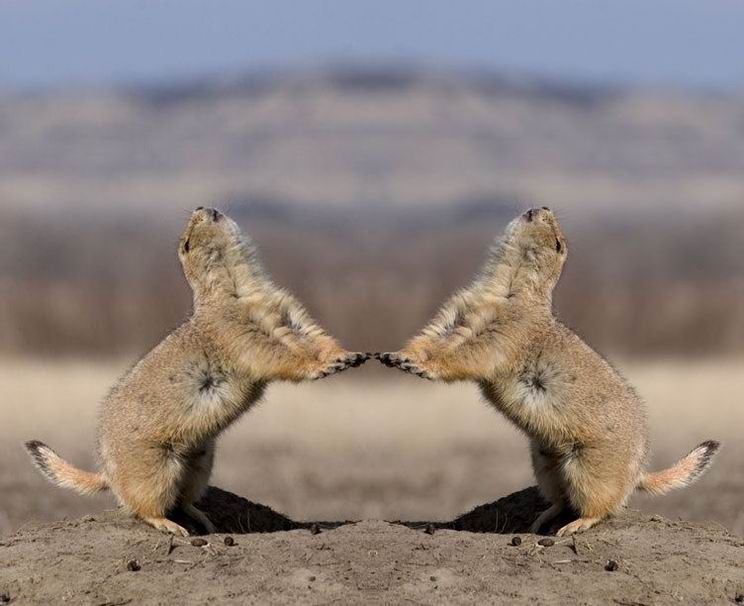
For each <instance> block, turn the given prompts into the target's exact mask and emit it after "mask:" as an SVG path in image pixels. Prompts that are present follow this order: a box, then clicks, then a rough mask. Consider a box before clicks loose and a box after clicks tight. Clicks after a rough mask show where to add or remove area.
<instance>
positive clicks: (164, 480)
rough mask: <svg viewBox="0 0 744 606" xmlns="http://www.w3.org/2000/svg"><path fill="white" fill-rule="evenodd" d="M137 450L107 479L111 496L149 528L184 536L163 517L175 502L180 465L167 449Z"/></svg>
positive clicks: (182, 471) (181, 477) (182, 472)
mask: <svg viewBox="0 0 744 606" xmlns="http://www.w3.org/2000/svg"><path fill="white" fill-rule="evenodd" d="M139 447H140V450H139V451H137V452H135V453H132V454H131V455H130V456H128V457H127V459H126V461H127V463H126V465H124V464H120V465H117V467H116V473H115V474H112V475H111V476H110V483H111V488H112V490H113V492H114V493H115V494H116V497H117V498H118V499H119V501H120V502H121V504H122V505H123V506H124V507H125V508H126V509H127V510H128V511H129V512H131V513H132V514H133V515H135V516H137V517H138V518H140V519H141V520H143V521H144V522H146V523H148V524H150V526H152V527H154V528H157V529H158V530H163V531H166V532H171V533H173V534H178V535H181V536H188V535H189V533H188V531H187V530H186V529H185V528H183V527H182V526H180V525H179V524H176V523H175V522H174V521H172V520H169V519H168V518H167V517H166V515H167V512H168V511H170V510H171V509H173V507H174V505H175V504H176V502H177V500H178V494H179V487H180V485H181V483H182V480H183V476H184V467H183V464H182V462H181V461H180V460H179V459H178V458H177V457H175V456H173V453H172V452H171V451H170V450H169V449H166V448H147V449H142V446H141V445H139Z"/></svg>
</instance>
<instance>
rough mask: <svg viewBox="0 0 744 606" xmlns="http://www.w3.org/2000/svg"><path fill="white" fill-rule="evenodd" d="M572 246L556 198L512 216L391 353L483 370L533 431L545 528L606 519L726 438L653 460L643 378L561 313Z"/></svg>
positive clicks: (444, 374)
mask: <svg viewBox="0 0 744 606" xmlns="http://www.w3.org/2000/svg"><path fill="white" fill-rule="evenodd" d="M567 253H568V249H567V246H566V238H565V237H564V235H563V233H562V231H561V229H560V226H559V225H558V221H557V220H556V218H555V216H554V215H553V213H552V212H551V211H550V210H549V209H548V208H546V207H543V208H540V209H531V210H528V211H527V212H526V213H524V214H523V215H521V216H520V217H518V218H516V219H515V220H514V221H512V222H511V223H510V224H509V226H508V227H507V229H506V232H505V234H504V236H503V238H502V239H501V240H500V241H499V242H497V243H496V244H495V245H494V246H493V248H492V250H491V253H490V255H489V258H488V260H487V262H486V264H485V267H484V268H483V270H482V272H481V274H480V275H479V277H478V278H476V280H475V282H474V283H473V284H472V285H471V286H470V287H468V288H466V289H464V290H462V291H460V292H457V293H456V294H455V295H454V296H452V298H451V299H450V300H449V301H448V302H447V303H446V304H445V305H444V306H443V307H442V309H441V310H440V311H439V313H438V314H437V315H436V317H435V318H434V320H433V321H432V322H431V323H430V324H429V325H428V326H427V327H426V328H424V329H423V331H421V333H420V334H419V335H417V336H416V337H414V338H413V339H411V340H410V341H409V343H408V344H407V345H406V346H405V347H404V348H403V349H402V350H400V351H398V352H394V353H380V354H376V357H377V358H378V359H379V360H380V361H381V362H382V363H383V364H385V365H387V366H391V367H397V368H399V369H401V370H403V371H405V372H409V373H413V374H415V375H418V376H420V377H423V378H427V379H432V380H439V381H446V382H451V381H460V380H473V381H476V382H477V383H478V385H479V386H480V389H481V391H482V393H483V395H484V397H485V398H486V400H487V401H488V402H489V403H490V404H492V405H493V406H494V407H495V408H496V409H497V410H499V411H501V412H502V413H503V414H504V415H505V416H506V417H507V418H508V419H509V420H510V421H512V422H513V423H514V424H515V425H516V426H517V427H519V428H520V429H521V430H522V431H523V432H524V433H526V434H527V436H529V438H530V441H531V454H532V464H533V468H534V471H535V476H536V478H537V482H538V485H539V488H540V491H541V492H542V494H543V495H544V497H545V498H546V500H547V501H549V502H550V504H551V505H550V507H549V508H548V509H547V510H546V511H544V512H542V513H541V514H540V515H539V516H538V517H537V519H536V520H535V522H534V524H533V525H532V531H533V532H539V531H540V529H541V528H542V527H543V526H544V525H545V524H547V523H548V522H549V521H551V520H552V519H553V518H555V517H556V516H557V515H558V514H559V513H561V512H562V511H563V510H564V508H566V507H570V508H571V509H572V510H573V511H574V512H577V513H578V516H579V517H578V519H577V520H575V521H573V522H571V523H570V524H567V525H566V526H563V527H562V528H561V529H560V530H558V535H559V536H562V535H565V534H570V533H573V532H576V531H579V530H585V529H588V528H591V527H592V526H594V525H595V524H596V523H597V522H599V521H600V520H602V519H603V518H605V517H606V516H608V515H611V514H613V513H614V512H616V511H617V510H618V509H620V508H621V507H622V506H623V505H624V504H625V502H626V501H627V500H628V498H629V496H630V495H631V494H632V493H633V491H634V490H635V489H637V488H638V489H641V490H644V491H647V492H651V493H655V494H663V493H665V492H667V491H669V490H671V489H673V488H678V487H682V486H687V485H688V484H690V483H692V482H694V481H695V480H697V479H698V478H699V477H700V476H701V475H702V474H703V472H704V471H705V470H706V469H707V468H708V467H709V466H710V464H711V462H712V458H713V456H714V454H715V453H716V451H717V450H718V448H719V444H718V442H714V441H707V442H703V443H702V444H700V445H699V446H697V447H696V448H695V449H694V450H693V451H692V452H690V454H688V455H687V456H686V457H684V458H683V459H681V460H680V461H679V462H677V463H676V464H674V465H673V466H672V467H670V468H669V469H666V470H664V471H660V472H655V473H650V472H647V471H645V470H644V468H645V465H646V462H647V456H648V423H647V420H646V413H645V410H644V405H643V402H642V401H641V399H640V398H639V396H638V395H637V394H636V393H635V391H634V390H633V388H632V387H631V386H630V385H628V384H627V383H626V381H625V380H624V379H623V378H622V377H621V376H620V375H619V374H618V372H617V371H616V370H615V369H614V368H613V367H612V366H611V365H610V364H609V363H608V362H606V361H605V360H604V359H603V358H602V357H601V356H600V355H599V354H597V353H596V352H595V351H594V350H593V349H592V348H591V347H589V346H588V345H587V344H586V343H584V341H582V340H581V338H579V337H578V336H577V335H576V334H575V333H574V332H573V331H571V330H570V329H569V328H567V327H566V326H564V325H563V324H561V323H560V322H559V321H558V320H557V319H556V318H555V317H554V315H553V313H552V293H553V289H554V287H555V285H556V284H557V282H558V279H559V277H560V275H561V271H562V268H563V264H564V262H565V260H566V255H567Z"/></svg>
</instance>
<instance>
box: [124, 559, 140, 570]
mask: <svg viewBox="0 0 744 606" xmlns="http://www.w3.org/2000/svg"><path fill="white" fill-rule="evenodd" d="M127 570H128V571H129V572H137V571H138V570H142V566H140V563H139V562H138V561H137V560H129V561H128V562H127Z"/></svg>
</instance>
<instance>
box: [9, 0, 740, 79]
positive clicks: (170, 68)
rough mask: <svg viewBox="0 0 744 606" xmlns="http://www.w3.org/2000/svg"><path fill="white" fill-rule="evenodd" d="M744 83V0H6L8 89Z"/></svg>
mask: <svg viewBox="0 0 744 606" xmlns="http://www.w3.org/2000/svg"><path fill="white" fill-rule="evenodd" d="M354 60H359V61H397V60H407V61H421V62H426V63H432V64H438V63H444V64H448V65H455V66H457V65H468V66H472V65H477V66H486V67H491V68H495V69H505V70H509V71H514V72H525V71H526V72H528V73H534V74H541V75H547V76H554V77H569V78H573V79H579V80H590V81H592V80H596V81H611V82H621V83H622V82H629V83H640V84H651V85H660V86H668V85H671V86H701V87H706V88H721V89H729V90H730V89H739V90H744V2H743V1H741V0H696V1H695V0H613V1H609V0H512V1H508V2H507V1H499V0H449V1H443V0H429V1H426V0H410V1H408V0H375V1H366V0H363V1H356V0H268V1H265V2H251V1H247V0H243V1H241V0H0V88H2V89H6V90H8V89H10V90H12V89H23V88H28V87H32V88H33V87H38V86H42V87H44V86H50V85H52V86H59V85H63V86H65V85H74V84H79V83H85V84H94V85H98V84H110V83H121V82H132V81H139V80H147V81H152V80H159V79H161V78H175V77H181V76H188V75H191V74H203V73H209V72H221V71H225V70H240V69H244V68H251V67H256V66H260V67H266V66H272V65H282V66H288V65H289V66H292V65H297V64H300V65H302V64H308V63H309V64H315V63H323V62H334V61H354Z"/></svg>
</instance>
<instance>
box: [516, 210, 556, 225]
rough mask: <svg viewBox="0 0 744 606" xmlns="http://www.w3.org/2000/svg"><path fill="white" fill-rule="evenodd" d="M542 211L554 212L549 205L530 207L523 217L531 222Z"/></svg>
mask: <svg viewBox="0 0 744 606" xmlns="http://www.w3.org/2000/svg"><path fill="white" fill-rule="evenodd" d="M542 212H546V213H550V212H552V211H551V210H550V209H549V208H548V207H547V206H543V207H541V208H530V209H529V210H528V211H526V212H525V213H524V214H523V215H522V218H524V219H525V221H527V223H531V222H532V221H533V220H534V219H535V218H537V217H538V216H539V215H540V214H541V213H542Z"/></svg>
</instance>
